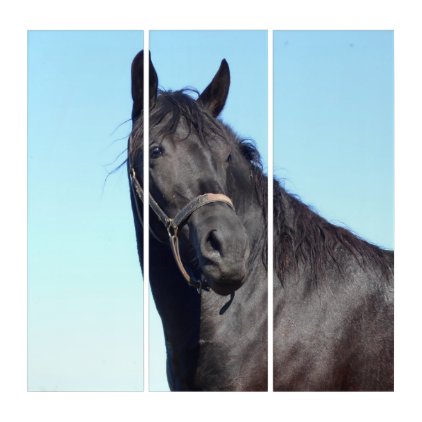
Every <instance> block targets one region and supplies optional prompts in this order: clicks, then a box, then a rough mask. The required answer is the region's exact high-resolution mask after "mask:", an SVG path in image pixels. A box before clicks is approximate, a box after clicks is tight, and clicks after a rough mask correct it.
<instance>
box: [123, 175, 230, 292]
mask: <svg viewBox="0 0 422 422" xmlns="http://www.w3.org/2000/svg"><path fill="white" fill-rule="evenodd" d="M130 180H131V187H132V191H133V190H135V193H136V195H135V206H136V212H137V214H138V219H139V221H140V222H142V217H141V214H140V211H139V208H138V202H137V201H136V196H137V197H138V198H139V199H140V200H141V201H143V193H144V191H143V189H142V186H141V184H140V183H139V181H138V179H137V177H136V172H135V169H134V168H133V167H132V168H131V170H130ZM212 202H223V203H225V204H227V205H228V206H229V207H230V208H232V209H233V210H234V206H233V203H232V201H231V200H230V198H229V197H228V196H226V195H223V194H222V193H206V194H204V195H199V196H197V197H196V198H194V199H192V200H191V201H190V202H188V204H187V205H185V206H184V207H183V208H182V209H181V210H180V211H179V212H178V213H177V214H176V216H175V217H174V218H170V217H169V216H168V215H167V214H166V213H165V212H164V211H163V210H162V208H161V207H160V206H159V205H158V204H157V202H156V201H155V199H154V198H153V197H152V195H151V194H149V205H150V207H151V208H152V210H153V211H154V213H155V215H156V216H157V217H158V219H159V220H160V221H161V223H163V225H164V227H165V228H166V230H167V233H168V235H169V241H170V247H171V250H172V252H173V256H174V259H175V261H176V264H177V266H178V268H179V270H180V272H181V273H182V275H183V277H184V278H185V279H186V281H187V282H188V284H189V285H190V286H192V287H195V288H197V289H198V290H199V289H201V288H203V285H202V280H194V279H193V278H192V277H191V276H190V275H189V274H188V272H187V271H186V269H185V267H184V265H183V263H182V258H181V256H180V249H179V237H178V232H179V229H180V227H182V226H183V225H184V224H185V223H186V221H187V220H188V219H189V217H190V216H191V215H192V214H193V213H194V212H195V211H196V210H198V209H199V208H201V207H203V206H204V205H206V204H210V203H212ZM152 233H153V232H152ZM153 235H154V237H155V238H156V239H157V240H159V241H160V239H158V237H157V236H156V235H155V234H154V233H153ZM160 242H161V241H160Z"/></svg>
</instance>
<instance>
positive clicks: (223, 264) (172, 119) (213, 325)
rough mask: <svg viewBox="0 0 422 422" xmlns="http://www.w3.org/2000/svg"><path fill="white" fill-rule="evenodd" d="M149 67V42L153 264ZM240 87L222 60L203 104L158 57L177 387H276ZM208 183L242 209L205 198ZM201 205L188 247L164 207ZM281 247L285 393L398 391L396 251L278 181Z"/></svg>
mask: <svg viewBox="0 0 422 422" xmlns="http://www.w3.org/2000/svg"><path fill="white" fill-rule="evenodd" d="M142 70H143V54H142V52H141V53H140V54H138V56H137V57H136V58H135V59H134V62H133V65H132V96H133V112H132V120H133V130H132V135H131V138H130V143H129V160H128V163H129V171H130V174H131V186H132V191H131V200H132V207H133V211H134V215H135V226H136V234H137V240H138V250H139V256H140V257H141V264H142V251H143V244H142V239H143V237H142V233H143V232H142V230H143V228H142V207H141V206H140V205H141V204H140V199H139V197H140V194H139V189H140V186H139V182H138V179H137V177H136V175H138V178H139V179H140V176H141V175H142V151H143V125H142V113H143V102H142V100H143V72H142ZM229 84H230V77H229V69H228V65H227V63H226V62H225V61H224V60H223V62H222V63H221V66H220V69H219V70H218V72H217V74H216V75H215V77H214V79H213V80H212V82H211V83H210V85H209V86H208V87H207V88H206V89H205V90H204V92H203V93H202V94H201V95H199V97H198V99H197V100H194V99H193V98H192V97H191V96H190V95H188V92H185V91H176V92H164V91H159V90H158V79H157V75H156V72H155V69H154V67H153V65H152V63H151V62H150V81H149V86H150V106H149V117H150V145H149V154H150V194H151V198H150V199H151V202H152V203H156V206H155V205H154V206H153V209H152V210H153V211H154V212H152V213H150V233H151V235H150V283H151V289H152V292H153V296H154V300H155V303H156V306H157V309H158V312H159V314H160V316H161V319H162V322H163V328H164V335H165V339H166V348H167V375H168V380H169V384H170V387H171V389H172V390H208V391H210V390H266V389H267V307H266V304H267V269H266V257H267V239H266V231H267V230H266V228H267V221H266V215H267V199H268V198H267V179H266V177H265V175H264V174H263V172H262V166H261V164H260V158H259V154H258V152H257V150H256V149H255V148H254V147H253V145H251V144H250V143H248V142H246V141H242V140H240V139H238V137H237V136H236V135H235V134H234V133H233V131H232V130H230V128H229V127H227V126H226V125H224V124H223V123H222V122H221V121H220V120H218V119H217V116H218V115H219V113H220V112H221V110H222V109H223V107H224V104H225V101H226V98H227V95H228V89H229ZM136 188H139V189H136ZM208 193H216V194H223V196H224V197H225V198H227V197H228V198H230V199H231V202H232V204H233V208H234V210H233V208H231V206H229V205H230V204H228V203H227V202H219V201H218V202H211V203H208V202H207V203H206V205H204V206H201V207H200V208H195V205H196V199H195V198H198V197H201V195H204V194H205V195H206V194H208ZM192 204H193V206H194V208H195V210H194V211H193V212H192V213H189V214H187V215H186V216H185V218H184V219H183V221H182V224H181V225H180V229H179V230H180V233H179V236H178V237H179V241H180V249H181V251H180V255H179V254H178V253H177V251H176V252H174V250H175V248H174V245H173V248H171V247H170V244H171V242H170V241H169V237H168V235H167V232H166V229H165V225H166V224H167V223H166V221H167V220H166V217H167V216H172V217H174V216H176V218H175V219H176V220H177V217H178V215H180V213H182V214H184V210H185V209H186V207H187V208H192ZM181 210H182V211H181ZM161 212H162V215H161V217H160V214H161ZM163 215H164V217H163ZM174 230H176V231H177V230H178V227H177V228H172V230H171V231H170V234H172V233H173V231H174ZM173 239H174V238H173ZM274 245H275V247H274V263H275V268H274V388H275V390H278V391H285V390H297V391H298V390H301V391H303V390H308V391H309V390H391V389H393V293H392V271H393V255H392V253H391V252H387V251H383V250H381V249H379V248H377V247H376V246H373V245H370V244H369V243H367V242H365V241H363V240H360V239H358V238H357V237H356V236H354V235H353V234H351V233H350V232H349V231H347V230H345V229H343V228H340V227H336V226H333V225H331V224H330V223H328V222H327V221H325V220H324V219H322V218H321V217H319V216H317V215H316V214H314V213H313V212H312V211H311V210H310V209H309V208H308V207H306V206H305V205H304V204H302V203H301V202H300V201H298V200H297V199H296V198H295V197H293V196H292V195H289V194H288V193H287V192H286V191H284V190H283V189H282V187H281V186H280V184H279V183H278V182H276V181H275V182H274ZM172 251H173V252H172ZM176 262H178V264H177V263H176ZM180 264H181V266H180ZM183 271H186V275H185V276H183V275H182V274H183ZM186 280H188V282H189V284H194V283H193V282H192V280H193V281H195V282H196V283H197V284H196V286H197V287H198V286H199V290H200V291H202V293H201V295H199V294H198V293H197V290H196V289H195V288H192V287H191V286H190V285H189V284H188V283H187V282H186ZM203 282H206V283H207V285H208V286H209V287H210V288H211V290H209V291H204V289H205V288H207V285H203Z"/></svg>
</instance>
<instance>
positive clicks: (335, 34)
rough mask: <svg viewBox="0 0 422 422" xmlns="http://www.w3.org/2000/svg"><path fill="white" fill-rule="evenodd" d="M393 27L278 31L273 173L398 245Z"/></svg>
mask: <svg viewBox="0 0 422 422" xmlns="http://www.w3.org/2000/svg"><path fill="white" fill-rule="evenodd" d="M393 70H394V69H393V32H392V31H275V32H274V172H275V175H276V176H277V177H278V178H279V179H281V180H282V183H283V184H284V185H285V186H286V188H287V189H288V190H289V191H290V192H293V193H295V194H297V195H299V197H300V198H301V199H302V200H303V201H304V202H305V203H307V204H310V205H312V206H313V208H314V209H315V210H317V211H318V212H319V213H320V214H321V215H323V216H324V217H326V218H328V219H329V220H330V221H332V222H334V223H337V224H341V225H345V226H347V227H349V228H350V229H352V230H353V231H354V232H355V233H357V234H358V235H360V236H361V237H363V238H364V239H366V240H369V241H371V242H373V243H376V244H378V245H380V246H383V247H386V248H393V246H394V98H393V95H394V79H393V76H394V75H393Z"/></svg>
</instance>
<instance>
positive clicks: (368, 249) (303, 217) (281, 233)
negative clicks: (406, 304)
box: [274, 180, 394, 287]
mask: <svg viewBox="0 0 422 422" xmlns="http://www.w3.org/2000/svg"><path fill="white" fill-rule="evenodd" d="M344 254H346V255H347V259H348V258H349V257H350V256H351V257H353V259H354V260H355V261H356V262H357V263H358V265H359V266H360V267H361V268H368V267H369V268H372V269H375V270H378V271H379V274H380V275H382V276H386V275H387V276H388V275H391V273H392V271H393V259H394V257H393V253H392V252H391V251H386V250H384V249H381V248H379V247H378V246H375V245H373V244H371V243H369V242H367V241H365V240H363V239H361V238H360V237H358V236H356V235H355V234H354V233H352V232H351V231H350V230H348V229H346V228H343V227H340V226H336V225H334V224H332V223H330V222H328V221H327V220H325V219H324V218H323V217H321V216H320V215H318V214H317V213H315V212H314V211H313V210H312V209H311V208H310V207H308V206H307V205H305V204H304V203H303V202H301V201H300V200H299V199H298V198H297V197H296V196H294V195H292V194H290V193H288V192H286V191H285V190H284V189H283V188H282V186H281V184H280V182H279V181H277V180H274V270H275V273H276V274H277V276H278V278H279V280H280V281H281V283H282V284H283V282H284V281H285V279H286V277H287V276H288V275H289V274H292V273H295V272H297V271H298V269H299V267H300V264H305V265H306V266H307V270H308V274H307V279H308V280H307V281H308V283H310V287H312V286H316V285H317V284H318V279H319V278H320V277H321V276H322V275H324V273H325V272H326V271H327V270H329V269H334V270H335V271H338V272H339V273H340V274H341V272H342V268H344V267H345V266H344V262H342V261H341V260H342V257H343V258H344Z"/></svg>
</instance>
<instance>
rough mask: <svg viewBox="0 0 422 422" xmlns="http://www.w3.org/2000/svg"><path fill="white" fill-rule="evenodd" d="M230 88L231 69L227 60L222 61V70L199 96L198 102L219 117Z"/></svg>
mask: <svg viewBox="0 0 422 422" xmlns="http://www.w3.org/2000/svg"><path fill="white" fill-rule="evenodd" d="M229 87H230V69H229V65H228V63H227V62H226V60H225V59H223V60H222V61H221V65H220V68H219V69H218V72H217V73H216V74H215V76H214V78H213V80H212V81H211V83H210V84H209V85H208V86H207V87H206V88H205V90H204V92H203V93H202V94H201V95H200V96H199V98H198V102H199V103H200V104H201V105H202V106H203V107H205V108H206V109H208V110H209V112H210V113H211V114H212V115H213V116H214V117H217V116H218V115H219V114H220V113H221V111H222V110H223V108H224V104H225V103H226V100H227V95H228V94H229Z"/></svg>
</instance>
